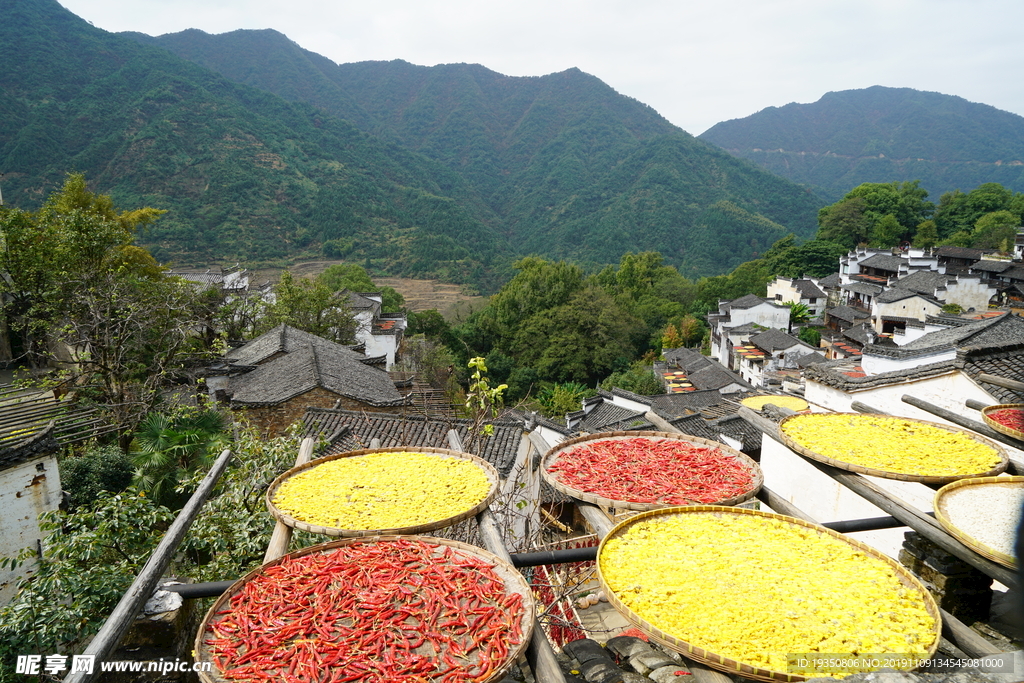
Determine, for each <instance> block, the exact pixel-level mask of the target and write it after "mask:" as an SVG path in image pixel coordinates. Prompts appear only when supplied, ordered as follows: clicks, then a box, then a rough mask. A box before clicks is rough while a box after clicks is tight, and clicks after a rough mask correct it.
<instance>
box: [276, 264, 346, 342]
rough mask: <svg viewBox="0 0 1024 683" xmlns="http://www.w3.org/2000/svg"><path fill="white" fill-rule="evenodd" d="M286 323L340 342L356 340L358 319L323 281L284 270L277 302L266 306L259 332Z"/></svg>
mask: <svg viewBox="0 0 1024 683" xmlns="http://www.w3.org/2000/svg"><path fill="white" fill-rule="evenodd" d="M281 324H285V325H290V326H292V327H297V328H299V329H300V330H304V331H306V332H309V333H310V334H315V335H317V336H318V337H323V338H324V339H330V340H331V341H335V342H338V343H340V344H351V343H352V342H353V341H354V340H355V332H356V321H355V319H354V318H353V317H352V314H351V312H350V311H349V307H348V302H347V301H345V300H344V298H343V297H341V296H339V295H338V294H337V293H335V292H334V291H332V290H331V289H330V288H329V287H328V286H327V285H325V284H323V283H322V282H317V281H314V280H308V279H305V278H299V279H296V278H295V277H293V276H292V274H291V273H290V272H289V271H287V270H286V271H284V272H283V273H281V280H280V282H278V283H277V284H276V285H275V286H274V302H273V303H271V304H269V305H268V306H267V309H266V312H265V314H264V316H263V320H262V321H261V323H260V326H259V328H258V332H265V331H267V330H270V329H273V328H274V327H277V326H278V325H281Z"/></svg>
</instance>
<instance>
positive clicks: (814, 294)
mask: <svg viewBox="0 0 1024 683" xmlns="http://www.w3.org/2000/svg"><path fill="white" fill-rule="evenodd" d="M793 287H795V288H796V290H797V291H798V292H800V296H801V297H802V298H804V299H820V298H823V297H824V296H825V292H823V291H821V290H820V289H818V285H816V284H814V283H813V282H811V281H810V280H803V279H801V280H793Z"/></svg>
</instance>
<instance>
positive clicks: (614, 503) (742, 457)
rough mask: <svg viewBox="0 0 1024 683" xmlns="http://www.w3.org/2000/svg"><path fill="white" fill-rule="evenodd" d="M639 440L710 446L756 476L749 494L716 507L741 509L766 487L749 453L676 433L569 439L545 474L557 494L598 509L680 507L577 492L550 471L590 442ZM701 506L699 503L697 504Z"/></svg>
mask: <svg viewBox="0 0 1024 683" xmlns="http://www.w3.org/2000/svg"><path fill="white" fill-rule="evenodd" d="M636 437H644V438H648V439H667V440H673V441H685V442H687V443H692V444H694V445H698V446H707V447H710V448H717V449H719V450H720V451H722V453H723V454H724V455H727V456H731V457H732V458H733V459H735V460H738V461H739V462H740V463H741V464H742V465H743V466H744V467H746V468H747V469H748V470H750V472H751V473H752V474H753V477H752V480H751V487H750V489H749V490H747V491H745V492H743V493H741V494H740V495H738V496H733V497H732V498H726V499H725V500H720V501H715V503H714V504H715V505H739V504H740V503H743V502H746V501H748V500H750V499H751V498H753V497H754V495H755V494H756V493H757V492H758V491H760V490H761V486H762V485H763V484H764V473H763V472H762V471H761V467H760V466H759V465H758V464H757V463H756V462H754V461H753V460H751V459H750V457H749V456H747V455H746V454H745V453H741V452H740V451H738V450H736V449H735V448H730V447H729V446H726V445H725V444H723V443H719V442H717V441H711V440H709V439H702V438H700V437H699V436H690V435H689V434H677V433H674V432H641V431H637V432H603V433H601V434H588V435H586V436H577V437H575V438H573V439H568V440H567V441H563V442H562V443H560V444H558V445H557V446H555V447H554V448H552V449H551V450H549V451H548V452H547V453H546V454H545V455H544V459H543V461H542V464H541V474H542V475H543V477H544V479H545V480H547V482H548V483H549V484H551V486H552V488H554V489H555V490H557V491H561V492H562V493H564V494H565V495H567V496H570V497H572V498H576V499H577V500H582V501H584V502H586V503H593V504H595V505H601V506H604V507H611V508H616V509H620V510H636V511H639V512H644V511H646V510H658V509H661V508H666V507H673V506H676V505H679V503H638V502H634V501H628V500H614V499H611V498H605V497H603V496H599V495H596V494H594V493H590V492H588V491H583V490H581V489H577V488H573V487H572V486H569V485H567V484H564V483H562V482H561V481H559V480H558V479H557V477H556V476H555V475H554V474H552V473H551V472H549V471H548V468H549V467H551V466H552V465H553V464H554V463H555V461H556V460H557V459H558V455H559V454H560V453H562V452H564V451H567V450H569V449H571V448H572V447H573V446H577V445H579V444H581V443H587V442H590V441H608V440H611V439H633V438H636ZM695 504H697V503H695Z"/></svg>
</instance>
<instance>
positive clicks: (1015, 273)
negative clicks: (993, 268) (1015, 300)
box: [999, 265, 1024, 282]
mask: <svg viewBox="0 0 1024 683" xmlns="http://www.w3.org/2000/svg"><path fill="white" fill-rule="evenodd" d="M999 276H1000V277H1005V278H1009V279H1011V280H1020V281H1022V282H1024V266H1020V265H1015V266H1014V267H1013V268H1007V269H1006V270H1004V271H1003V272H1001V273H1000V274H999Z"/></svg>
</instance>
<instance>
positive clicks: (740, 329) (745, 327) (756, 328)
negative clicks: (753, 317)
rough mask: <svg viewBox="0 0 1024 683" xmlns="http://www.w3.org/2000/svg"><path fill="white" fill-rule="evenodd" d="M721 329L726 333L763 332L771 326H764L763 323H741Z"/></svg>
mask: <svg viewBox="0 0 1024 683" xmlns="http://www.w3.org/2000/svg"><path fill="white" fill-rule="evenodd" d="M723 329H724V330H725V332H726V334H757V333H758V332H764V331H765V330H768V329H771V328H768V327H765V326H764V325H758V324H757V323H743V324H742V325H737V326H736V327H725V328H723Z"/></svg>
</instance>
